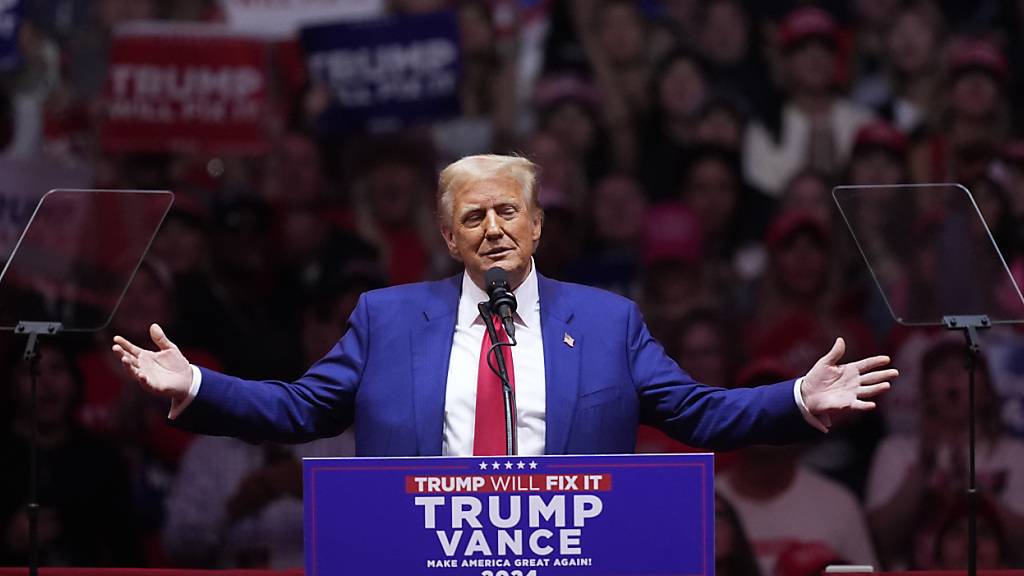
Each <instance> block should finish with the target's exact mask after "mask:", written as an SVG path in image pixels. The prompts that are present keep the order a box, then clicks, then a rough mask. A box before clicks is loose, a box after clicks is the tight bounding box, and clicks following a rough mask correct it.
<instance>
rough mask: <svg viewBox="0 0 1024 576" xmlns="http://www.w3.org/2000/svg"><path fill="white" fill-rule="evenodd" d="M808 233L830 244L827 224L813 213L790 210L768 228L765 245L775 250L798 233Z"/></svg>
mask: <svg viewBox="0 0 1024 576" xmlns="http://www.w3.org/2000/svg"><path fill="white" fill-rule="evenodd" d="M803 231H808V232H811V233H812V234H814V235H815V236H817V237H818V238H819V239H820V240H821V241H822V243H824V244H827V243H828V229H827V228H826V227H825V223H824V222H822V221H821V220H819V219H818V217H816V216H815V215H814V214H813V213H811V212H807V211H804V210H789V211H786V212H783V213H782V214H779V215H778V217H776V218H775V220H774V221H773V222H772V224H771V226H769V227H768V233H767V234H766V235H765V244H767V246H768V249H769V250H774V249H776V248H778V247H779V246H781V245H782V244H783V243H784V242H785V241H787V240H789V239H790V238H792V237H793V236H794V235H795V234H796V233H798V232H803Z"/></svg>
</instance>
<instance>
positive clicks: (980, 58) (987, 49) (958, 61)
mask: <svg viewBox="0 0 1024 576" xmlns="http://www.w3.org/2000/svg"><path fill="white" fill-rule="evenodd" d="M949 68H950V71H951V72H952V73H953V74H959V73H961V72H966V71H968V70H982V71H984V72H988V73H989V74H992V76H994V77H995V78H996V79H997V80H999V81H1000V82H1002V81H1004V80H1006V75H1007V73H1008V72H1009V66H1008V64H1007V63H1006V56H1004V55H1003V52H1002V50H1000V49H999V47H998V46H996V45H995V44H993V43H992V42H989V41H988V40H972V39H960V40H956V41H954V42H953V43H952V45H951V46H950V49H949Z"/></svg>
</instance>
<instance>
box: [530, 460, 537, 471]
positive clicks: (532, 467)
mask: <svg viewBox="0 0 1024 576" xmlns="http://www.w3.org/2000/svg"><path fill="white" fill-rule="evenodd" d="M536 469H537V463H536V462H530V470H536Z"/></svg>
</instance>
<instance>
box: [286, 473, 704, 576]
mask: <svg viewBox="0 0 1024 576" xmlns="http://www.w3.org/2000/svg"><path fill="white" fill-rule="evenodd" d="M713 470H714V460H713V456H712V455H711V454H671V455H619V456H494V457H467V458H313V459H306V460H304V461H303V474H304V483H305V492H304V498H305V543H306V574H307V576H328V575H329V576H336V575H338V576H341V575H360V576H361V575H371V574H401V575H403V576H406V575H407V576H413V575H434V576H439V575H442V574H444V575H449V574H451V575H466V576H470V575H474V576H576V575H579V576H583V575H590V576H598V575H600V576H617V575H623V576H625V575H647V576H654V575H658V576H670V575H677V576H713V574H714V565H715V559H714V543H713V539H714V489H713V485H712V482H713V476H712V474H713Z"/></svg>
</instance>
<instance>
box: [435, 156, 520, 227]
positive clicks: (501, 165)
mask: <svg viewBox="0 0 1024 576" xmlns="http://www.w3.org/2000/svg"><path fill="white" fill-rule="evenodd" d="M537 171H538V169H537V165H536V164H534V163H533V162H531V161H529V160H527V159H526V158H523V157H521V156H502V155H499V154H478V155H476V156H466V157H464V158H461V159H459V160H456V161H455V162H452V163H451V164H449V165H448V166H446V167H445V169H444V170H442V171H441V175H440V177H439V178H438V179H437V217H438V218H439V219H440V220H441V223H442V224H448V223H450V222H451V218H452V205H453V202H454V200H453V198H454V194H455V190H456V189H458V188H460V187H462V186H464V185H465V184H466V183H468V182H473V181H477V180H489V179H493V178H511V179H513V180H515V181H516V183H518V184H519V187H520V191H521V193H522V195H523V199H524V200H526V204H527V206H529V207H530V208H533V209H536V208H539V207H540V205H539V204H538V203H537Z"/></svg>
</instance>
